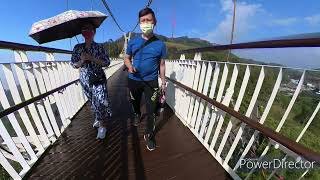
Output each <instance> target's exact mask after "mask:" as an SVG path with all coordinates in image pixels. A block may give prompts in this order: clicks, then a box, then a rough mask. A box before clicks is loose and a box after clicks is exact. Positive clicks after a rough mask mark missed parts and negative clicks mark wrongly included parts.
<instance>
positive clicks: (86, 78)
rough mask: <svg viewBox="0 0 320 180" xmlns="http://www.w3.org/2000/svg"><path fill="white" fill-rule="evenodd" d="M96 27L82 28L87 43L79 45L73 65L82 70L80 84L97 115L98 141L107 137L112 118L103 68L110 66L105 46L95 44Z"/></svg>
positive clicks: (75, 51)
mask: <svg viewBox="0 0 320 180" xmlns="http://www.w3.org/2000/svg"><path fill="white" fill-rule="evenodd" d="M95 33H96V29H95V26H94V25H93V24H91V23H86V24H84V25H83V26H82V28H81V34H82V35H83V37H84V39H85V43H81V44H77V45H76V46H75V47H74V49H73V53H72V57H71V65H72V66H73V67H74V68H80V84H81V86H82V88H83V90H84V93H85V95H86V96H87V97H88V99H89V101H90V103H91V107H92V110H93V112H94V115H95V122H94V124H93V127H98V134H97V139H104V138H105V136H106V131H107V130H106V122H107V120H108V119H109V118H110V117H111V114H112V112H111V108H110V101H109V97H108V91H107V78H106V76H105V73H104V71H103V69H102V67H108V66H109V65H110V59H109V56H108V54H107V51H106V50H105V49H104V47H103V45H101V44H97V43H96V42H94V35H95Z"/></svg>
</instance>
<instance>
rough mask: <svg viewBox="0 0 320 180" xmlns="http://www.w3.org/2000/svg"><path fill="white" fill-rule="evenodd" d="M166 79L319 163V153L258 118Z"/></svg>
mask: <svg viewBox="0 0 320 180" xmlns="http://www.w3.org/2000/svg"><path fill="white" fill-rule="evenodd" d="M166 79H167V80H169V81H171V82H172V83H174V84H176V85H178V86H179V87H181V88H183V89H185V90H187V91H189V92H191V93H193V94H195V95H196V96H198V97H200V98H202V99H203V100H205V101H207V102H208V103H210V104H212V105H214V106H216V107H217V108H219V109H221V110H223V111H224V112H226V113H228V114H230V115H232V116H233V117H235V118H237V119H238V120H240V121H241V122H243V123H245V124H247V125H249V126H250V127H251V128H253V129H255V130H258V131H259V132H261V133H262V134H263V135H265V136H267V137H269V138H271V139H273V140H275V141H276V142H278V143H280V144H282V145H284V146H285V147H287V148H288V149H290V150H291V151H293V152H295V153H296V154H298V155H301V156H302V157H304V158H305V159H307V160H309V161H316V162H318V163H320V154H319V153H317V152H314V151H313V150H310V149H308V148H306V147H304V146H303V145H301V144H299V143H297V142H295V141H293V140H291V139H289V138H287V137H285V136H283V135H281V134H279V133H277V132H275V131H274V130H272V129H270V128H268V127H265V126H263V125H262V124H260V123H259V121H258V120H253V119H251V118H248V117H246V116H244V115H242V114H240V113H239V112H237V111H235V110H233V109H230V108H229V107H227V106H225V105H223V104H221V103H219V102H217V101H215V100H213V99H211V98H209V97H207V96H206V95H204V94H202V93H199V92H198V91H195V90H193V89H191V88H190V87H188V86H186V85H184V84H182V83H179V82H177V81H175V80H173V79H171V78H169V77H166Z"/></svg>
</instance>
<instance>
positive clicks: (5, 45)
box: [0, 41, 72, 54]
mask: <svg viewBox="0 0 320 180" xmlns="http://www.w3.org/2000/svg"><path fill="white" fill-rule="evenodd" d="M0 49H9V50H20V51H42V52H48V53H63V54H71V53H72V51H69V50H63V49H56V48H49V47H43V46H33V45H28V44H20V43H15V42H8V41H0Z"/></svg>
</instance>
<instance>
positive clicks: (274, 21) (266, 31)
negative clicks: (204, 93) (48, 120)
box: [0, 0, 320, 68]
mask: <svg viewBox="0 0 320 180" xmlns="http://www.w3.org/2000/svg"><path fill="white" fill-rule="evenodd" d="M106 2H107V3H108V4H109V6H110V9H111V11H112V12H113V14H114V16H115V18H116V19H117V21H118V23H119V24H120V26H121V27H122V28H123V29H124V30H125V31H126V32H127V31H131V30H132V29H133V27H134V26H135V24H136V22H137V14H138V11H139V10H140V9H141V8H143V7H144V6H145V4H146V3H147V0H106ZM151 8H153V9H154V11H155V13H156V16H157V19H158V24H157V26H156V29H155V32H156V33H158V34H162V35H166V36H169V37H170V36H171V34H172V27H173V24H174V25H175V29H174V36H175V37H178V36H189V37H196V38H201V39H205V40H208V41H210V42H212V43H219V44H227V43H229V42H230V32H231V23H232V13H233V1H232V0H201V1H200V0H161V1H160V0H153V3H152V5H151ZM71 9H72V10H91V9H93V10H98V11H101V12H103V13H105V14H107V15H108V12H107V11H106V9H105V8H104V6H103V4H102V3H101V1H100V0H68V1H67V0H28V1H21V0H3V1H2V3H1V5H0V24H1V25H0V27H1V28H0V40H2V41H12V42H18V43H25V44H31V45H38V44H37V43H36V42H35V41H34V40H33V39H32V38H30V37H29V36H28V32H29V30H30V28H31V25H32V24H33V23H34V22H36V21H39V20H42V19H46V18H49V17H52V16H55V15H57V14H59V13H62V12H64V11H66V10H71ZM319 10H320V1H319V0H304V1H302V0H281V1H279V0H237V8H236V24H235V36H234V43H239V42H248V41H257V40H265V39H272V38H277V37H281V36H287V35H295V34H303V33H314V32H319V31H320V11H319ZM136 32H139V28H137V29H136ZM122 35H123V33H122V32H121V31H119V30H118V28H117V26H116V25H115V23H114V22H113V20H112V19H111V18H110V17H108V18H107V19H106V20H105V22H104V23H103V24H102V26H101V27H100V28H99V29H97V34H96V37H95V39H96V41H97V42H105V41H108V40H109V39H113V40H115V39H117V38H119V37H120V36H122ZM78 39H79V40H80V41H83V38H82V37H81V36H78ZM76 43H77V41H76V40H75V38H72V39H66V40H60V41H55V42H51V43H46V44H43V45H42V46H47V47H55V48H60V49H67V50H70V49H72V48H73V46H74V45H75V44H76ZM234 53H235V54H237V55H239V56H240V57H245V58H251V59H255V60H260V61H264V62H274V63H279V64H283V65H286V66H291V67H300V68H320V48H285V49H272V50H271V49H260V50H258V49H256V50H236V51H234ZM28 55H29V57H30V59H43V60H44V58H45V56H44V55H43V54H39V53H37V54H35V53H28ZM58 58H66V57H59V56H58V57H57V59H58ZM59 60H60V59H59ZM8 61H13V53H12V52H11V51H4V50H0V62H8Z"/></svg>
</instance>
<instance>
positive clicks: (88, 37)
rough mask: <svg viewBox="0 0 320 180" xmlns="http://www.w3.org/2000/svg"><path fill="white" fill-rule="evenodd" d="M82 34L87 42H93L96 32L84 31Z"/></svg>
mask: <svg viewBox="0 0 320 180" xmlns="http://www.w3.org/2000/svg"><path fill="white" fill-rule="evenodd" d="M81 34H82V36H83V37H84V38H85V39H86V40H92V39H93V36H94V31H92V30H82V31H81Z"/></svg>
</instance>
